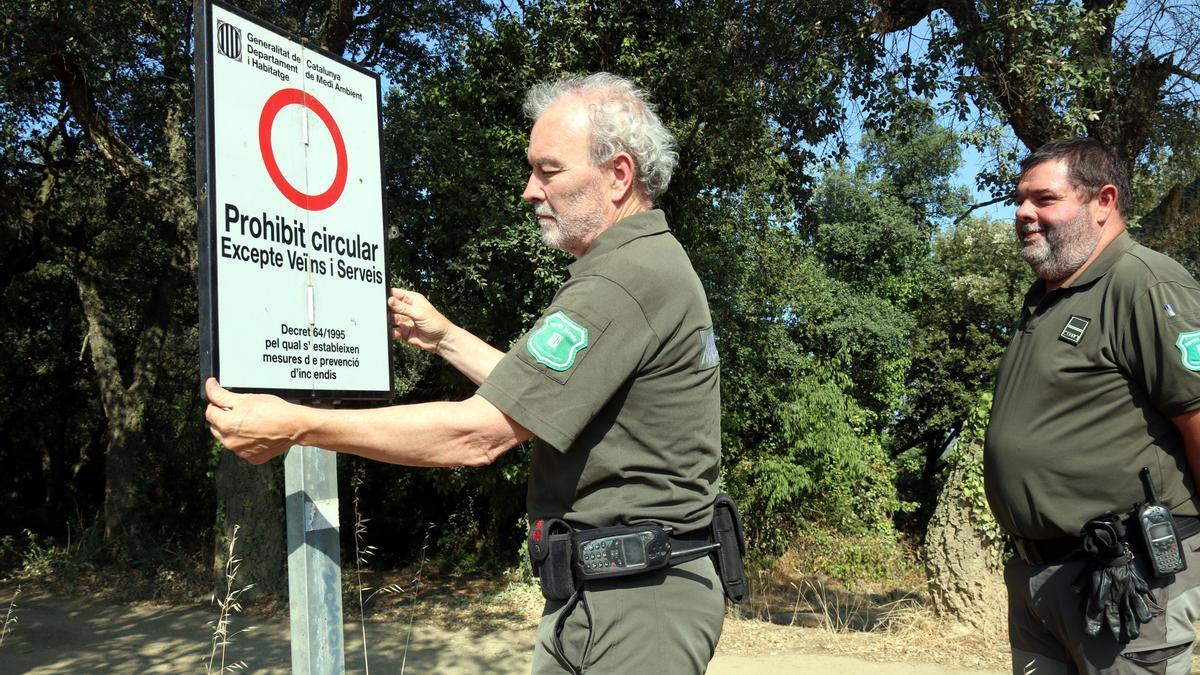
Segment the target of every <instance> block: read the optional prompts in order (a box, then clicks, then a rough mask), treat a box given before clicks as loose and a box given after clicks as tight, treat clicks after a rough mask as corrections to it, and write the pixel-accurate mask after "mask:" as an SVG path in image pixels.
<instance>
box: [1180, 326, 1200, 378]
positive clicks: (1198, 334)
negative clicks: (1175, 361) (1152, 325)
mask: <svg viewBox="0 0 1200 675" xmlns="http://www.w3.org/2000/svg"><path fill="white" fill-rule="evenodd" d="M1175 346H1176V347H1179V352H1180V353H1181V354H1182V355H1183V367H1184V368H1187V369H1188V370H1191V371H1196V372H1200V330H1194V331H1190V332H1187V333H1180V334H1179V337H1178V338H1176V339H1175Z"/></svg>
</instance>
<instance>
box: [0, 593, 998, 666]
mask: <svg viewBox="0 0 1200 675" xmlns="http://www.w3.org/2000/svg"><path fill="white" fill-rule="evenodd" d="M16 616H17V622H16V623H15V624H13V625H12V626H10V630H9V633H8V635H7V636H6V637H5V639H4V642H3V644H2V645H0V673H3V674H8V673H39V674H42V673H133V672H137V673H182V672H199V671H202V670H203V669H204V667H205V664H206V663H207V662H208V659H209V652H210V649H211V645H210V640H211V635H212V629H211V628H210V627H209V625H208V624H209V623H210V622H211V621H213V620H214V619H215V618H216V612H215V610H211V611H210V610H203V609H197V608H193V607H170V606H165V605H154V604H138V605H132V606H130V605H121V604H114V603H111V602H105V601H96V600H84V599H79V598H71V597H61V596H55V595H51V594H48V593H47V592H45V591H34V592H27V593H22V594H21V596H20V598H19V600H18V607H17V609H16ZM247 626H253V628H252V629H251V630H250V631H249V632H247V633H242V634H240V635H237V636H236V637H235V638H234V641H233V644H232V645H231V646H230V647H229V651H228V654H227V657H226V662H227V663H230V662H233V661H238V660H241V661H245V662H246V664H247V666H248V670H249V671H250V672H254V673H281V674H282V673H288V672H290V668H289V664H290V659H291V653H290V647H289V644H288V626H287V622H286V621H285V620H259V621H256V620H253V619H247V618H244V617H240V616H239V617H237V618H236V620H235V622H234V624H233V630H238V629H241V628H245V627H247ZM726 626H727V628H726V635H727V637H730V638H735V637H736V636H737V635H738V634H739V633H740V632H744V631H755V632H758V633H761V632H762V631H763V630H767V629H768V627H769V630H776V631H793V632H795V631H800V632H802V631H805V630H811V629H800V628H791V629H788V628H784V627H779V626H771V625H770V624H761V623H760V622H753V621H730V622H727V624H726ZM367 631H368V633H367V639H368V644H369V645H370V664H369V665H370V667H371V669H373V670H374V671H375V672H378V673H398V672H400V671H401V667H402V666H403V668H404V670H405V671H406V672H411V673H448V674H451V675H455V674H467V673H528V672H529V665H530V650H531V648H532V647H531V646H532V637H533V631H532V629H529V628H522V629H515V628H503V627H497V626H495V625H487V624H485V625H481V626H463V627H462V628H460V629H457V630H447V629H445V628H439V627H437V626H435V625H432V624H425V623H422V622H420V621H419V620H418V622H417V625H416V627H415V629H414V630H413V632H412V636H411V639H410V641H409V648H408V654H407V657H404V656H403V655H404V646H405V641H406V639H409V636H408V632H407V629H406V626H405V624H402V623H396V622H379V623H375V622H368V624H367ZM786 634H787V635H792V634H791V633H786ZM792 637H795V636H794V635H792ZM801 638H802V636H801ZM345 639H346V668H347V671H348V672H354V673H361V672H364V671H365V668H364V663H363V652H362V632H361V628H360V626H359V625H358V624H357V623H354V624H347V626H346V638H345ZM821 639H829V634H828V633H820V632H814V633H813V636H812V639H811V640H807V641H806V642H808V643H809V646H810V647H813V645H812V643H813V642H817V644H816V646H815V647H814V650H815V651H819V650H820V644H819V641H820V640H821ZM724 642H725V641H723V648H722V649H720V650H719V651H718V654H717V656H716V658H715V659H714V660H713V662H712V664H711V667H710V668H709V673H712V674H713V675H751V674H755V675H757V674H760V673H771V674H774V673H780V674H787V673H822V674H823V675H842V674H845V675H852V674H858V673H871V674H872V675H968V674H971V675H982V674H986V673H994V674H996V675H1000V674H1001V673H1003V672H1005V671H1000V670H994V669H993V670H966V669H952V668H947V667H944V666H938V665H933V664H922V663H876V662H871V661H866V660H861V659H860V658H856V657H852V656H839V655H831V654H820V653H815V654H814V653H800V652H798V651H796V645H795V644H794V642H795V640H793V639H791V638H789V639H786V640H780V641H777V644H775V645H774V646H771V647H767V648H761V649H756V650H755V651H756V652H757V653H751V654H746V653H737V654H735V653H728V650H727V649H726V648H724ZM729 642H730V643H732V644H734V645H736V644H738V643H739V641H738V640H736V639H731V640H730V641H729ZM219 659H220V657H219V655H218V657H217V661H216V664H219ZM402 659H404V660H403V661H402Z"/></svg>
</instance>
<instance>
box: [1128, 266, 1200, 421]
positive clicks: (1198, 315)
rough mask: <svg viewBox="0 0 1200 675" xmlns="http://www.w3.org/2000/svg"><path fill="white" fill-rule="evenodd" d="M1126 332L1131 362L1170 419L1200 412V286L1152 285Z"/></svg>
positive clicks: (1133, 314)
mask: <svg viewBox="0 0 1200 675" xmlns="http://www.w3.org/2000/svg"><path fill="white" fill-rule="evenodd" d="M1126 329H1127V331H1128V332H1127V334H1126V339H1125V341H1124V349H1123V351H1124V352H1125V354H1124V356H1125V360H1126V362H1127V364H1128V366H1129V368H1130V371H1131V372H1132V373H1133V375H1134V379H1135V380H1137V381H1138V382H1139V383H1140V384H1141V385H1142V386H1143V387H1144V388H1145V390H1146V392H1147V393H1148V394H1149V395H1150V399H1151V400H1152V401H1153V402H1154V405H1155V407H1156V408H1158V410H1159V411H1160V412H1162V413H1163V414H1164V415H1167V416H1168V417H1174V416H1176V415H1180V414H1183V413H1185V412H1189V411H1192V410H1196V409H1200V287H1197V286H1196V285H1194V284H1188V283H1184V282H1179V281H1164V282H1160V283H1157V284H1155V285H1153V286H1151V287H1150V288H1149V290H1148V291H1147V292H1146V293H1145V294H1144V295H1143V296H1142V297H1141V298H1140V299H1138V300H1137V301H1135V305H1134V308H1133V311H1132V313H1131V315H1130V321H1129V325H1128V326H1127V327H1126Z"/></svg>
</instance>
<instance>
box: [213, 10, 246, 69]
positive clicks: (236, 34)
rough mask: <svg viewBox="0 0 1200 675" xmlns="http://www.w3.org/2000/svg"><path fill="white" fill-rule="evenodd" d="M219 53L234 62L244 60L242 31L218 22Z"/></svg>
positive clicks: (231, 25)
mask: <svg viewBox="0 0 1200 675" xmlns="http://www.w3.org/2000/svg"><path fill="white" fill-rule="evenodd" d="M217 51H218V52H220V53H221V55H222V56H228V57H229V58H231V59H233V60H234V61H241V60H242V29H241V28H238V27H237V26H234V25H233V24H229V23H225V22H224V21H220V20H218V21H217Z"/></svg>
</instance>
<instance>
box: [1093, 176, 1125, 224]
mask: <svg viewBox="0 0 1200 675" xmlns="http://www.w3.org/2000/svg"><path fill="white" fill-rule="evenodd" d="M1096 208H1097V211H1096V220H1097V221H1098V222H1099V223H1100V224H1101V225H1103V224H1104V223H1105V222H1107V221H1108V219H1109V218H1111V217H1112V216H1113V215H1114V214H1117V213H1119V212H1118V210H1117V186H1115V185H1105V186H1104V187H1102V188H1100V191H1099V192H1097V193H1096Z"/></svg>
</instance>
